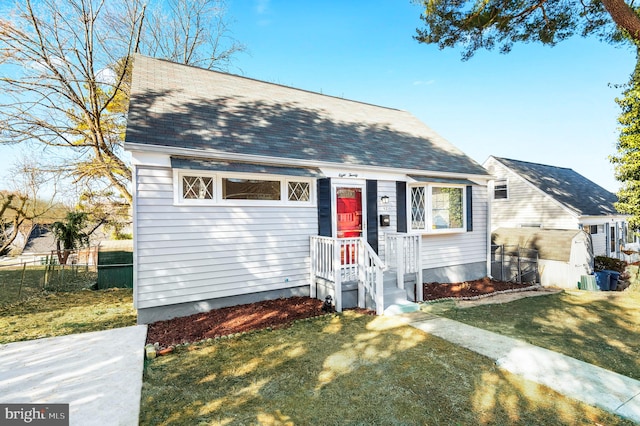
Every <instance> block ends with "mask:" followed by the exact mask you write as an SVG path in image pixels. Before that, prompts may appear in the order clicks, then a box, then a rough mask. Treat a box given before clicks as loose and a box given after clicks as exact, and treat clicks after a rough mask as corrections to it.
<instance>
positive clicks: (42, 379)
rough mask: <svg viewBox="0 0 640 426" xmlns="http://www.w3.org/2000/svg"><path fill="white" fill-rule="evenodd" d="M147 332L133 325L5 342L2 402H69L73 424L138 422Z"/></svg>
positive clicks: (126, 425)
mask: <svg viewBox="0 0 640 426" xmlns="http://www.w3.org/2000/svg"><path fill="white" fill-rule="evenodd" d="M146 335H147V327H146V326H133V327H125V328H116V329H112V330H106V331H97V332H92V333H83V334H74V335H69V336H61V337H51V338H46V339H39V340H31V341H28V342H17V343H9V344H6V345H0V403H43V404H46V403H63V404H69V424H70V425H77V426H91V425H96V426H98V425H100V426H110V425H118V426H119V425H122V426H131V425H136V424H138V417H139V413H140V392H141V388H142V370H143V362H144V343H145V339H146ZM0 420H1V419H0Z"/></svg>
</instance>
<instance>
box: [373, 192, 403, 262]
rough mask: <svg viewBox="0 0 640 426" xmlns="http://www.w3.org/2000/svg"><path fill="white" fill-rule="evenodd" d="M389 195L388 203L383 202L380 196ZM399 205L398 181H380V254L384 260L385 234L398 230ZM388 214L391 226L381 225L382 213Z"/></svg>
mask: <svg viewBox="0 0 640 426" xmlns="http://www.w3.org/2000/svg"><path fill="white" fill-rule="evenodd" d="M385 195H386V196H387V197H389V202H388V203H387V204H382V203H381V202H380V198H381V197H383V196H385ZM397 205H398V197H397V194H396V182H395V181H388V180H379V181H378V218H377V220H378V256H380V259H382V261H383V262H384V261H385V244H386V239H385V234H386V233H387V232H397V231H398V217H397V213H396V212H397V210H396V209H397ZM382 214H388V215H389V219H390V222H391V223H390V224H389V226H380V215H382Z"/></svg>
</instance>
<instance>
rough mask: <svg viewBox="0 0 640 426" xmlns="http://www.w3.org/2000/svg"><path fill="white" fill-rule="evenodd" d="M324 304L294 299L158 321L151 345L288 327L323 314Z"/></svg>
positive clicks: (151, 330) (150, 330)
mask: <svg viewBox="0 0 640 426" xmlns="http://www.w3.org/2000/svg"><path fill="white" fill-rule="evenodd" d="M322 303H323V302H322V300H317V299H311V298H309V297H291V298H288V299H277V300H265V301H263V302H256V303H250V304H247V305H238V306H230V307H228V308H221V309H214V310H212V311H209V312H205V313H201V314H194V315H190V316H188V317H180V318H174V319H170V320H166V321H158V322H154V323H153V324H149V326H148V328H147V343H148V344H154V343H159V344H160V347H162V348H166V347H169V346H171V345H177V344H181V343H187V342H197V341H200V340H205V339H208V338H212V339H214V338H216V337H220V336H228V335H230V334H235V333H242V332H247V331H252V330H261V329H265V328H269V327H271V328H278V327H284V326H286V325H288V324H291V323H292V322H293V321H295V320H298V319H304V318H309V317H314V316H317V315H321V314H323V313H324V312H322Z"/></svg>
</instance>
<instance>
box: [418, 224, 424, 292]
mask: <svg viewBox="0 0 640 426" xmlns="http://www.w3.org/2000/svg"><path fill="white" fill-rule="evenodd" d="M416 239H417V242H418V245H417V248H416V252H417V253H416V268H417V269H418V272H417V273H416V286H417V291H416V298H417V299H418V301H419V302H422V301H423V300H424V294H423V293H422V290H423V285H422V237H421V236H420V235H416Z"/></svg>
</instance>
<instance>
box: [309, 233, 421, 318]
mask: <svg viewBox="0 0 640 426" xmlns="http://www.w3.org/2000/svg"><path fill="white" fill-rule="evenodd" d="M384 235H385V250H384V258H385V261H383V260H382V259H381V258H380V256H378V254H377V253H376V252H375V251H374V250H373V248H372V247H371V246H370V245H369V244H368V243H367V241H365V240H364V239H363V238H331V237H320V236H313V237H311V268H310V283H311V287H310V295H311V297H313V298H318V299H324V298H325V297H326V296H327V295H330V296H331V297H332V298H333V300H334V303H335V309H336V311H337V312H342V310H343V309H344V308H352V307H359V308H367V309H372V310H374V311H375V312H376V314H377V315H382V314H384V313H387V314H393V313H401V312H413V311H416V310H418V305H417V304H416V303H414V302H418V301H422V263H421V257H420V253H421V238H420V236H419V235H410V234H403V233H385V234H384Z"/></svg>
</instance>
